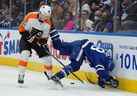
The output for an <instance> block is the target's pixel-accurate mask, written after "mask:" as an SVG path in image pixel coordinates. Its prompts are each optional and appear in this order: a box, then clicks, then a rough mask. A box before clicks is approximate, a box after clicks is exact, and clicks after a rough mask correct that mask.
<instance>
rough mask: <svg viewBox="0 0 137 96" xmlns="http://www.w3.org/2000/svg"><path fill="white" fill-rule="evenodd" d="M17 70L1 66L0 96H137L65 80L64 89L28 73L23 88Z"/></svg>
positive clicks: (42, 75)
mask: <svg viewBox="0 0 137 96" xmlns="http://www.w3.org/2000/svg"><path fill="white" fill-rule="evenodd" d="M17 73H18V71H17V69H16V68H11V67H7V66H6V67H5V66H0V96H137V94H134V93H129V92H124V91H120V90H117V89H102V88H100V87H98V86H97V85H91V84H90V85H89V84H81V83H80V82H77V81H76V82H75V84H70V82H71V81H69V80H63V84H64V88H63V89H62V88H59V86H56V85H55V84H54V83H53V82H51V81H48V80H47V78H45V77H44V74H42V73H39V72H32V71H27V74H26V78H25V84H24V86H23V87H22V88H20V87H19V85H18V84H17Z"/></svg>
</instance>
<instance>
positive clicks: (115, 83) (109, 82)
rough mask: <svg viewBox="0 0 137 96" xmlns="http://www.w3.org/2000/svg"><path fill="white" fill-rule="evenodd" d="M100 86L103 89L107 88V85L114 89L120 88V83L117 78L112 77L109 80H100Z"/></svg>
mask: <svg viewBox="0 0 137 96" xmlns="http://www.w3.org/2000/svg"><path fill="white" fill-rule="evenodd" d="M98 85H99V86H100V87H101V88H105V87H106V86H107V85H108V86H110V87H112V88H117V87H118V86H119V82H118V80H117V79H116V78H115V77H112V76H110V78H109V79H108V80H105V79H102V78H100V77H99V78H98Z"/></svg>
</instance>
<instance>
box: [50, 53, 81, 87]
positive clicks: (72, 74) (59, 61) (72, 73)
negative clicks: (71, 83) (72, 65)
mask: <svg viewBox="0 0 137 96" xmlns="http://www.w3.org/2000/svg"><path fill="white" fill-rule="evenodd" d="M48 54H49V55H50V56H52V57H53V58H54V59H55V60H56V61H57V62H58V63H59V64H61V65H62V66H63V67H65V64H63V63H62V62H61V61H60V60H58V59H57V58H56V57H55V56H54V55H52V54H51V53H50V52H49V51H48ZM71 74H72V75H73V76H74V77H75V78H77V79H78V80H79V81H80V82H81V83H83V84H84V81H83V80H81V79H80V78H79V77H78V76H77V75H76V74H74V73H73V72H71Z"/></svg>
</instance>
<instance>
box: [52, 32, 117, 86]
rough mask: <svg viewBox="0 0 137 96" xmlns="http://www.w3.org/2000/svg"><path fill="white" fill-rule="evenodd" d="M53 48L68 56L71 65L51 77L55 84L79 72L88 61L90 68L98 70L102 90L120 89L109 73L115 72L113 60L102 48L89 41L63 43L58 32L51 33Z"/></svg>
mask: <svg viewBox="0 0 137 96" xmlns="http://www.w3.org/2000/svg"><path fill="white" fill-rule="evenodd" d="M50 37H51V39H52V43H53V47H54V48H55V49H57V50H59V51H60V54H61V55H68V56H69V57H70V58H69V59H70V61H71V63H70V64H68V65H66V66H65V67H64V68H62V69H61V70H60V71H59V72H57V73H56V74H55V75H53V76H52V77H51V79H52V80H53V81H55V82H58V81H59V82H60V79H62V78H64V77H66V76H68V75H69V74H70V73H72V72H75V71H78V70H79V69H80V66H81V65H82V63H83V61H84V60H85V59H87V60H88V61H89V62H90V64H89V65H90V67H94V68H95V69H96V73H97V74H98V84H99V86H101V87H102V88H105V86H106V85H108V84H109V85H111V86H112V87H114V88H116V87H118V81H117V80H116V79H115V78H113V77H112V76H110V74H109V72H110V71H112V70H113V68H114V64H113V63H112V60H111V59H110V58H109V57H107V56H106V55H105V54H104V50H103V49H102V48H97V47H95V45H94V44H93V43H92V42H90V41H89V40H88V39H83V40H76V41H73V42H62V41H61V40H60V37H59V34H58V32H57V31H56V30H53V31H52V32H51V33H50Z"/></svg>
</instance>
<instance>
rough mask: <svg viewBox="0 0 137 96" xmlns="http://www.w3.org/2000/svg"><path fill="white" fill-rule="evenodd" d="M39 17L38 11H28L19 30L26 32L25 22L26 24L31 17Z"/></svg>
mask: <svg viewBox="0 0 137 96" xmlns="http://www.w3.org/2000/svg"><path fill="white" fill-rule="evenodd" d="M37 17H38V12H30V13H28V14H27V15H26V16H25V17H24V19H23V21H22V22H21V24H20V25H19V28H18V30H19V32H25V28H24V24H25V23H26V22H27V21H28V20H29V19H31V18H37Z"/></svg>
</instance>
